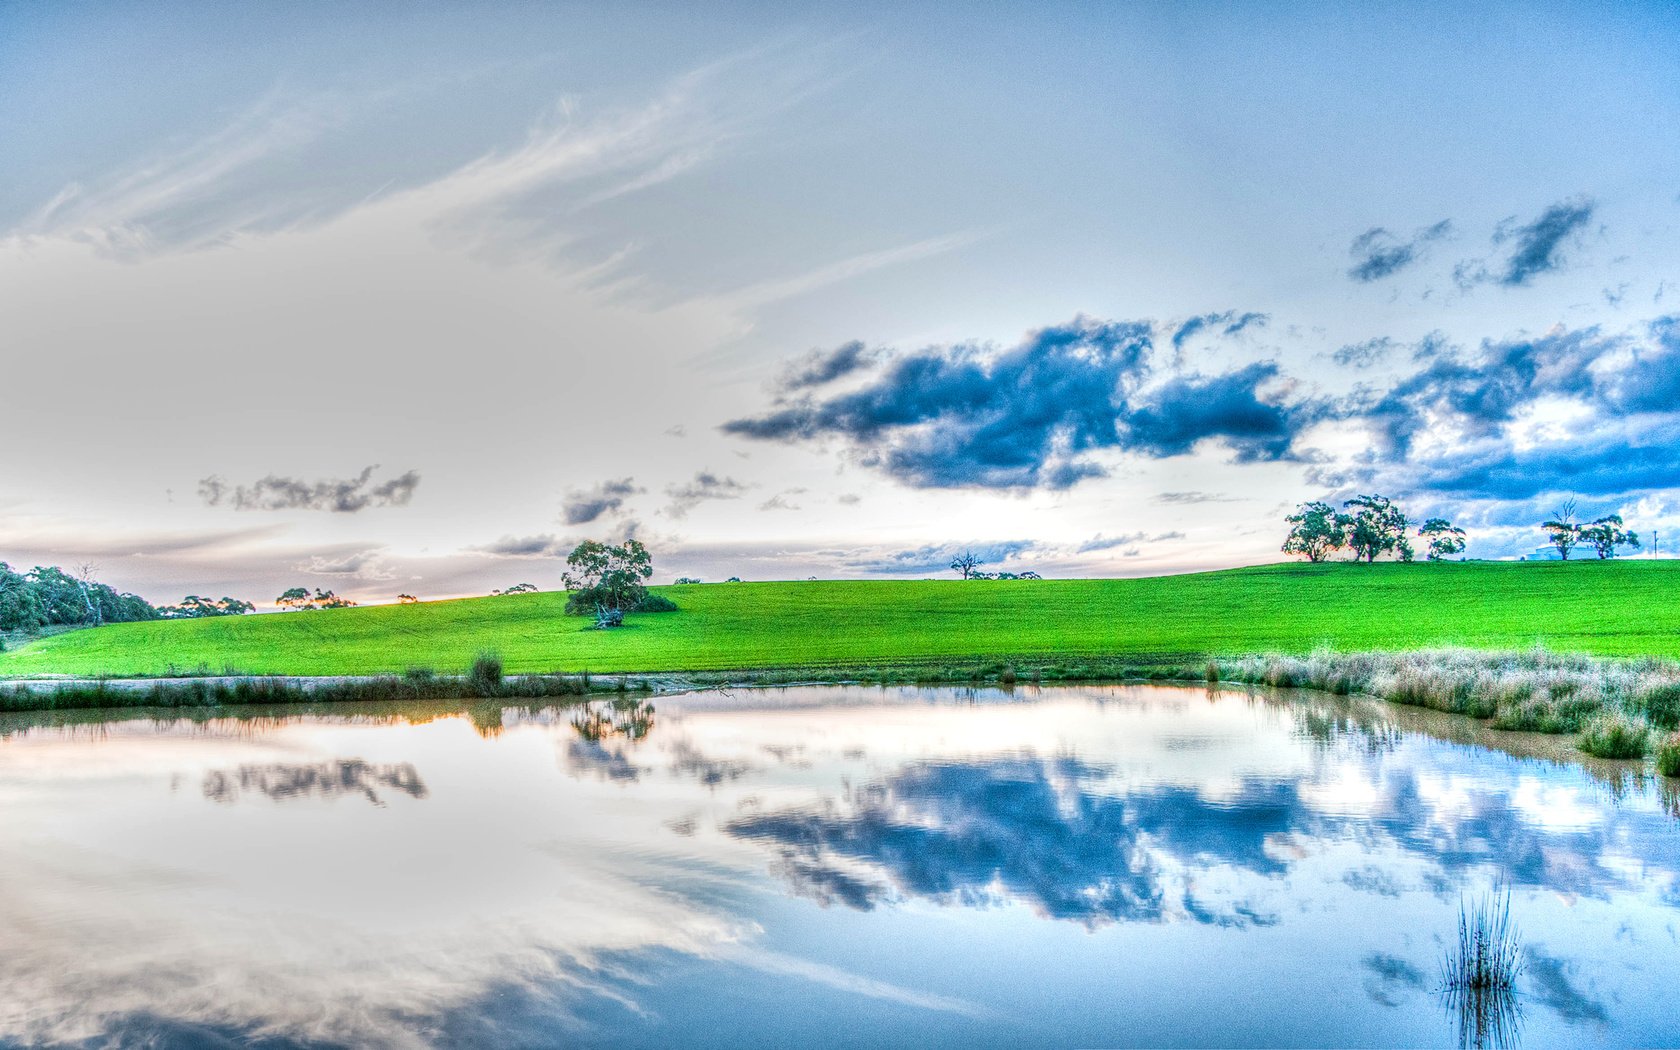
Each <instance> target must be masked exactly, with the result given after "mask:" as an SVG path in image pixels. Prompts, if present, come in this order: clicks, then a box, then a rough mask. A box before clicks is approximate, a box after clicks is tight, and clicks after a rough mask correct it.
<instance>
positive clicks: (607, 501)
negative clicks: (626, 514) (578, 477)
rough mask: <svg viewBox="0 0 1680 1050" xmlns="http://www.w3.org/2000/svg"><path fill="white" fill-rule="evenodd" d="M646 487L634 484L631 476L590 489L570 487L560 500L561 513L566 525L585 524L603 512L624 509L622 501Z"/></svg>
mask: <svg viewBox="0 0 1680 1050" xmlns="http://www.w3.org/2000/svg"><path fill="white" fill-rule="evenodd" d="M645 491H647V490H646V489H643V488H640V487H638V486H637V485H636V482H635V480H634V479H633V478H619V479H617V480H616V481H603V482H601V483H600V484H599V485H596V486H595V487H594V488H592V489H572V490H571V491H569V492H567V493H566V495H565V498H564V499H563V500H561V503H560V510H561V514H562V515H563V516H564V517H565V519H566V524H567V525H587V524H589V523H590V522H592V521H594V520H595V519H597V518H599V517H600V516H601V515H603V514H616V513H618V512H619V511H621V510H623V509H624V501H625V500H626V499H628V498H630V497H631V496H634V495H637V494H638V493H641V492H645Z"/></svg>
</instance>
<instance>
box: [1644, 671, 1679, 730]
mask: <svg viewBox="0 0 1680 1050" xmlns="http://www.w3.org/2000/svg"><path fill="white" fill-rule="evenodd" d="M1637 702H1638V704H1639V706H1640V707H1641V708H1642V709H1644V711H1645V717H1646V718H1647V719H1649V720H1650V723H1651V724H1652V725H1654V726H1657V727H1659V728H1662V729H1680V682H1663V683H1662V684H1660V685H1654V686H1651V687H1650V688H1649V689H1646V690H1645V691H1644V692H1643V693H1641V694H1640V695H1639V697H1638V699H1637Z"/></svg>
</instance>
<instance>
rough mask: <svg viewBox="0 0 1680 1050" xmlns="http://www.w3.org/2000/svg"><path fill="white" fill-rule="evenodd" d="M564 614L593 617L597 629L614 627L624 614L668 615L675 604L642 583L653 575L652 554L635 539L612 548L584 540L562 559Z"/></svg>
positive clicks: (620, 621) (597, 542)
mask: <svg viewBox="0 0 1680 1050" xmlns="http://www.w3.org/2000/svg"><path fill="white" fill-rule="evenodd" d="M566 565H567V567H568V568H567V571H566V574H565V576H564V580H565V584H566V589H567V590H568V591H570V592H571V594H569V595H568V596H567V597H566V612H567V613H568V614H570V615H577V616H587V615H590V614H594V616H595V625H596V626H597V627H618V626H621V625H622V624H623V623H624V616H625V614H626V613H632V612H671V611H674V610H675V609H676V607H677V606H676V603H674V602H672V601H671V600H670V599H669V598H664V597H661V596H659V595H657V594H653V593H652V592H650V591H649V590H648V589H647V584H646V582H645V581H646V580H647V579H648V578H649V577H651V576H652V575H653V555H652V554H649V553H648V549H647V548H646V547H644V546H642V545H641V543H640V542H638V541H636V540H625V541H624V542H623V543H622V544H620V545H617V546H612V545H609V544H605V543H601V542H599V541H598V540H585V541H583V542H582V543H580V544H578V545H577V546H576V547H575V548H573V550H572V553H571V554H569V555H568V556H567V557H566Z"/></svg>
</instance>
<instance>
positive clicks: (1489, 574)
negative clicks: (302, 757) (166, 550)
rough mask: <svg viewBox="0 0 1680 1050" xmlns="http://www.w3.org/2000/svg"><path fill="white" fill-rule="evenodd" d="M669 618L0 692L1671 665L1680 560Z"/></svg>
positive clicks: (441, 629)
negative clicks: (493, 670) (932, 668)
mask: <svg viewBox="0 0 1680 1050" xmlns="http://www.w3.org/2000/svg"><path fill="white" fill-rule="evenodd" d="M659 590H660V591H661V593H664V594H666V595H667V596H669V597H670V598H672V599H673V600H675V601H676V602H677V604H678V605H679V606H681V608H682V611H681V612H676V613H664V614H657V615H643V616H637V617H633V618H632V622H631V625H630V626H628V627H626V628H624V629H622V630H618V631H595V630H590V629H588V621H586V620H584V619H582V618H578V617H568V616H563V615H561V607H562V605H563V604H564V601H565V597H564V595H562V594H559V593H544V594H526V595H514V596H507V597H499V598H472V599H463V600H459V601H448V602H429V603H423V604H419V605H401V606H379V607H370V608H363V609H346V610H334V611H320V612H305V613H288V614H283V615H264V616H244V617H227V618H220V619H208V620H186V621H173V622H163V623H132V624H118V625H114V626H110V627H101V628H96V629H92V630H84V631H75V632H72V633H69V634H62V635H57V636H55V637H51V638H44V639H41V640H39V641H36V642H33V643H30V644H29V645H26V646H22V647H19V648H17V649H16V650H14V651H11V652H7V653H3V654H0V676H5V677H28V676H32V675H39V674H70V675H164V674H171V673H190V672H194V671H201V670H205V669H207V670H209V671H211V672H215V673H221V672H223V671H225V670H227V671H233V672H238V673H246V674H295V675H330V674H364V673H374V672H381V671H399V672H400V671H402V670H404V669H406V668H409V667H415V666H421V667H430V668H434V669H437V670H439V671H453V670H456V669H459V668H461V667H463V666H464V665H466V664H467V663H468V662H470V661H471V659H472V657H473V655H474V654H475V653H477V652H479V651H481V650H485V649H494V650H496V651H498V652H500V653H501V654H502V656H503V658H504V659H505V661H506V664H507V667H508V670H509V671H510V672H539V671H581V670H589V671H595V672H613V671H712V670H730V669H744V668H771V667H834V666H848V665H850V666H860V665H882V664H912V663H924V662H925V663H933V662H949V661H963V660H977V659H979V660H993V659H1020V660H1039V661H1045V662H1050V661H1063V662H1066V661H1069V660H1078V659H1080V658H1090V657H1098V656H1101V657H1121V658H1126V659H1135V660H1137V661H1139V662H1145V661H1153V660H1161V661H1171V660H1184V659H1186V658H1190V659H1199V658H1200V657H1202V656H1206V655H1227V656H1229V655H1241V654H1249V653H1259V652H1307V651H1310V650H1312V649H1314V648H1316V647H1319V646H1329V647H1333V648H1337V649H1344V650H1355V649H1390V650H1392V649H1407V648H1415V647H1420V646H1441V645H1465V646H1474V647H1480V648H1526V647H1529V646H1533V645H1536V644H1540V645H1544V646H1545V647H1547V648H1549V649H1553V650H1558V651H1578V652H1588V653H1597V654H1602V655H1654V656H1680V561H1674V562H1657V561H1631V560H1623V561H1611V562H1596V561H1593V562H1568V563H1558V562H1530V563H1475V562H1468V563H1445V564H1438V565H1429V564H1416V565H1397V564H1379V565H1352V564H1346V563H1341V564H1334V565H1299V564H1291V565H1269V566H1261V567H1257V568H1248V569H1232V570H1226V571H1221V572H1207V573H1194V574H1189V575H1182V576H1160V577H1152V578H1147V579H1136V580H1042V581H982V582H962V581H958V580H949V581H850V582H808V583H745V584H704V585H692V586H682V587H663V588H659Z"/></svg>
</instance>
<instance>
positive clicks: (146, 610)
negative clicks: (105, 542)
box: [0, 562, 158, 631]
mask: <svg viewBox="0 0 1680 1050" xmlns="http://www.w3.org/2000/svg"><path fill="white" fill-rule="evenodd" d="M93 571H94V569H93V566H91V565H83V566H82V567H81V569H80V570H79V571H78V573H77V574H76V575H74V576H73V575H71V574H70V573H67V572H65V571H64V570H63V569H60V568H58V567H56V566H41V565H37V566H35V567H34V568H33V569H31V570H29V571H28V572H23V573H20V572H17V571H15V570H13V569H12V567H11V566H10V565H7V564H6V563H5V562H0V631H37V630H40V629H41V628H43V627H52V626H62V625H76V624H87V625H92V624H101V623H129V622H131V621H134V620H155V619H157V618H158V610H157V609H155V608H153V607H152V604H151V603H150V602H148V601H146V599H144V598H142V597H140V596H139V595H137V594H123V593H119V592H118V591H117V590H116V589H115V588H113V587H111V586H109V585H107V584H103V583H100V582H98V581H97V580H95V579H93Z"/></svg>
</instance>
